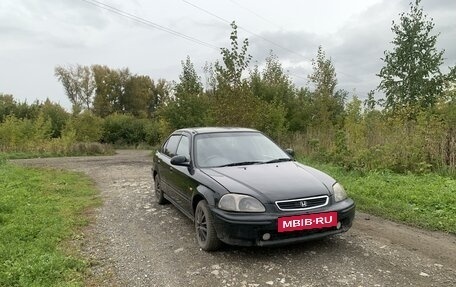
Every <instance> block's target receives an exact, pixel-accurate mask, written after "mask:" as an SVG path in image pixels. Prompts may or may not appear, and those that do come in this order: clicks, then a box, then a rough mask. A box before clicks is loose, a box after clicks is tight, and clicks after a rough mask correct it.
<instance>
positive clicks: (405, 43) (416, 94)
mask: <svg viewBox="0 0 456 287" xmlns="http://www.w3.org/2000/svg"><path fill="white" fill-rule="evenodd" d="M420 2H421V1H420V0H416V1H415V2H414V3H410V11H408V12H407V13H406V12H404V13H402V14H400V21H399V23H398V24H396V23H395V22H394V21H393V26H392V28H391V30H392V31H393V33H394V34H395V36H394V39H393V41H392V44H393V45H394V48H393V49H392V51H385V52H384V55H385V56H384V58H382V60H383V61H384V62H385V66H384V67H383V68H382V69H381V70H380V73H379V74H378V76H379V77H380V78H381V82H380V85H379V89H381V90H383V91H384V92H385V96H386V101H385V107H386V108H387V109H389V110H391V111H392V112H394V113H397V112H399V113H404V112H405V113H406V115H407V116H408V117H409V118H413V117H414V116H415V114H416V111H417V109H426V108H428V107H432V106H434V104H435V103H436V102H437V100H438V97H439V96H440V95H441V92H442V89H443V84H444V78H445V77H444V76H443V75H442V72H441V71H440V66H441V65H442V63H443V53H444V51H443V50H442V51H438V50H437V48H436V42H437V36H438V34H432V30H433V28H434V23H433V22H432V18H431V19H429V18H428V17H427V15H425V14H424V13H423V8H422V7H420Z"/></svg>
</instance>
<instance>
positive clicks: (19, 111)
mask: <svg viewBox="0 0 456 287" xmlns="http://www.w3.org/2000/svg"><path fill="white" fill-rule="evenodd" d="M433 28H434V24H433V22H432V19H429V18H428V17H427V15H425V14H424V12H423V9H422V8H421V7H420V1H416V2H414V3H411V4H410V10H409V11H407V12H404V13H402V14H401V15H400V20H399V22H397V23H395V22H393V25H392V31H393V33H394V35H395V36H394V39H393V41H392V43H393V48H392V49H391V50H390V51H385V54H384V57H383V58H382V59H383V61H384V66H383V67H382V68H381V70H380V71H379V73H378V76H379V77H380V85H379V87H377V89H375V90H372V91H371V92H369V94H368V95H366V96H365V98H366V100H365V101H361V100H360V99H359V97H358V96H357V95H352V94H350V93H349V92H348V91H345V90H343V89H338V88H337V84H338V80H337V74H336V68H335V67H334V64H333V62H332V59H331V58H330V57H328V56H327V55H326V53H325V51H324V49H323V47H321V46H320V47H319V48H318V50H317V52H316V56H315V57H314V59H313V60H312V73H311V74H310V75H308V85H307V86H305V87H297V86H296V85H295V84H294V83H293V81H292V80H291V79H290V77H289V76H288V74H287V72H286V71H285V70H284V68H283V67H282V65H281V63H280V60H279V59H278V58H277V56H275V55H274V53H273V52H272V51H271V53H270V55H269V56H268V57H267V58H266V59H265V64H264V65H263V66H261V67H259V66H254V67H251V65H250V63H251V60H252V57H251V56H250V55H249V54H248V47H249V42H248V39H244V40H241V39H239V37H238V34H237V26H236V24H235V23H234V22H233V23H232V32H231V34H230V41H231V43H230V46H229V47H227V48H222V49H221V59H219V60H216V61H215V62H214V63H210V64H206V66H205V67H204V75H203V77H201V76H200V75H198V74H197V73H196V71H195V68H194V65H193V63H192V61H191V59H190V57H187V59H185V61H182V71H181V73H180V75H179V80H178V81H177V82H170V81H166V80H164V79H158V80H156V81H154V80H153V79H151V78H150V77H149V76H146V75H137V74H134V73H132V72H130V71H129V69H127V68H125V69H112V68H109V67H107V66H101V65H93V66H90V67H89V66H81V65H75V66H58V67H56V68H55V76H56V77H57V79H58V80H59V81H60V82H61V84H62V86H63V88H64V91H65V93H66V95H67V97H68V99H69V100H70V101H71V103H72V111H71V114H70V113H67V112H65V111H64V110H63V109H62V108H61V107H59V106H58V105H56V104H53V103H51V102H50V101H46V102H45V103H35V104H32V105H30V106H29V105H26V104H24V103H15V102H14V99H13V98H12V97H11V96H8V95H0V120H1V121H2V126H4V125H5V123H7V122H8V121H12V120H13V119H14V120H26V119H32V120H33V121H35V122H37V120H38V119H40V117H41V118H42V120H41V121H44V122H46V121H48V122H49V124H48V126H49V127H50V132H49V133H48V135H49V137H50V138H61V137H62V136H64V135H68V134H71V135H73V138H74V140H75V141H94V142H102V143H113V144H129V145H134V144H139V143H146V144H148V145H156V144H158V143H159V142H160V141H161V140H163V138H164V137H165V136H166V135H167V134H168V133H169V132H171V131H172V130H174V129H178V128H182V127H189V126H244V127H252V128H256V129H259V130H261V131H263V132H265V133H266V134H268V135H269V136H271V137H272V138H274V139H276V140H277V141H279V142H280V143H281V144H283V145H287V146H292V147H294V148H295V150H296V151H297V152H298V153H300V154H303V155H305V156H308V157H312V158H315V159H317V160H322V161H330V162H335V163H337V164H342V165H344V166H346V167H347V168H352V169H359V170H372V169H391V170H394V171H400V172H404V171H414V172H427V171H430V170H439V171H448V172H450V173H453V174H454V173H455V170H456V89H455V83H456V71H455V68H454V67H453V68H450V69H449V72H448V73H443V72H442V71H441V69H440V67H441V65H442V63H443V56H444V51H439V50H437V48H436V42H437V38H438V34H433ZM202 78H204V81H205V83H204V84H203V80H202ZM375 93H377V95H376V94H375ZM382 95H384V96H383V98H381V99H380V100H377V99H376V98H378V97H380V96H382ZM51 107H52V108H51ZM13 110H14V111H13ZM27 110H28V111H27ZM50 110H52V112H51V111H50ZM0 133H1V128H0ZM2 140H3V137H2ZM3 141H4V140H3ZM0 144H2V146H3V149H5V148H4V147H5V146H7V145H8V144H5V143H1V142H0Z"/></svg>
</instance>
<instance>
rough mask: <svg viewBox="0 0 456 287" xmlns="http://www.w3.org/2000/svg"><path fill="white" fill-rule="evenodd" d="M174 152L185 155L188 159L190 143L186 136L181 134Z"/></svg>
mask: <svg viewBox="0 0 456 287" xmlns="http://www.w3.org/2000/svg"><path fill="white" fill-rule="evenodd" d="M176 154H177V155H185V157H186V158H187V159H188V160H190V144H189V140H188V137H187V136H182V138H181V141H180V142H179V146H178V147H177V152H176Z"/></svg>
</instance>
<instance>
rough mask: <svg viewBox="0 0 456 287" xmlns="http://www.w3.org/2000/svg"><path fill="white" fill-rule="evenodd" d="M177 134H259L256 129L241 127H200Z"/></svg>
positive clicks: (182, 130)
mask: <svg viewBox="0 0 456 287" xmlns="http://www.w3.org/2000/svg"><path fill="white" fill-rule="evenodd" d="M175 132H189V133H192V134H208V133H224V132H258V131H257V130H254V129H249V128H239V127H198V128H183V129H179V130H177V131H175Z"/></svg>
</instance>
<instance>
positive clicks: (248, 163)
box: [217, 161, 264, 167]
mask: <svg viewBox="0 0 456 287" xmlns="http://www.w3.org/2000/svg"><path fill="white" fill-rule="evenodd" d="M262 163H264V162H262V161H241V162H233V163H227V164H223V165H219V166H217V167H225V166H239V165H252V164H262Z"/></svg>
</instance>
